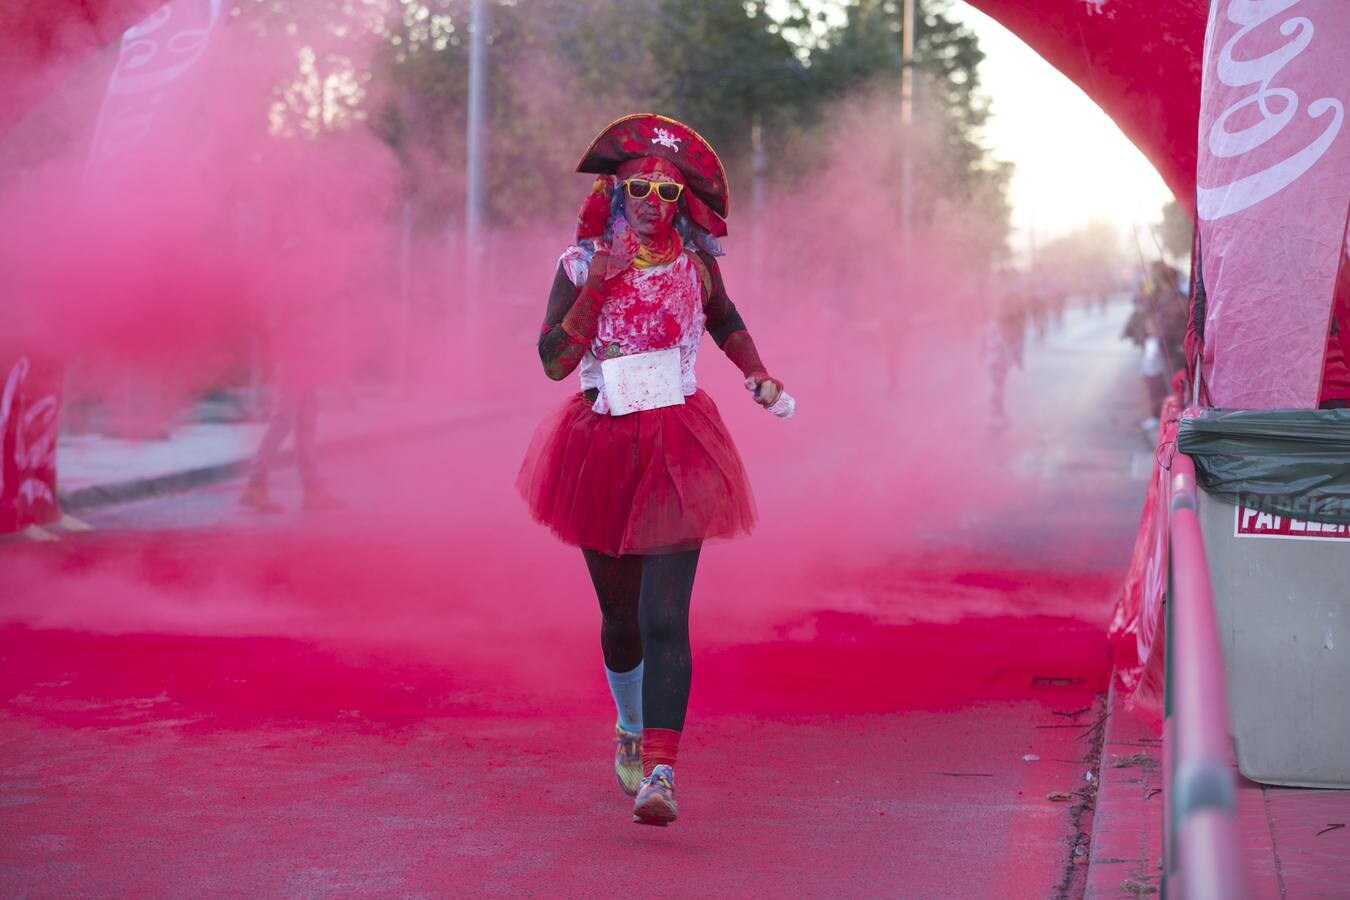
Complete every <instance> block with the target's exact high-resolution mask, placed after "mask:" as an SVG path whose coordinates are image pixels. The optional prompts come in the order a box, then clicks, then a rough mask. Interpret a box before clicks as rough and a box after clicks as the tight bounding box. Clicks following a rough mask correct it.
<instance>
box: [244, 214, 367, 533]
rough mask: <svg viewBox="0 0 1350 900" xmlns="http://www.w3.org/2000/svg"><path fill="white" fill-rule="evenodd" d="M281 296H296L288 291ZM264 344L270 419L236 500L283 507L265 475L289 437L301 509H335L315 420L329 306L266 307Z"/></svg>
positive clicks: (329, 340)
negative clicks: (269, 365)
mask: <svg viewBox="0 0 1350 900" xmlns="http://www.w3.org/2000/svg"><path fill="white" fill-rule="evenodd" d="M296 253H297V251H296V245H295V242H294V241H293V240H290V241H287V242H285V243H283V246H282V255H283V256H287V257H295V256H296ZM281 296H284V297H287V298H289V297H292V296H302V294H301V293H300V292H298V291H288V292H286V293H284V294H282V295H281ZM271 312H272V319H271V327H270V328H269V339H270V340H269V342H268V343H269V345H270V348H271V351H272V355H273V358H274V364H275V368H276V371H275V374H276V397H275V400H274V405H273V408H272V415H271V417H270V419H269V420H268V423H267V430H266V431H264V432H263V437H262V441H261V442H260V443H259V445H258V452H257V454H256V455H255V456H254V459H253V465H252V467H251V469H250V471H249V475H248V480H247V482H246V483H245V485H244V490H243V493H241V494H240V496H239V502H240V503H242V504H243V505H244V506H246V507H248V508H249V509H252V510H255V511H257V512H262V513H278V512H281V511H282V509H283V507H282V505H281V504H280V503H278V502H277V501H276V500H275V499H273V498H272V496H271V493H270V491H269V481H270V476H271V474H272V472H273V470H275V469H276V468H277V466H278V465H279V464H280V463H281V448H282V445H283V444H284V443H285V441H286V438H287V436H288V435H293V436H294V444H295V466H296V469H297V470H298V471H299V473H300V489H301V494H302V499H301V506H302V508H304V509H306V510H309V511H322V510H331V509H338V508H340V507H342V505H343V504H342V502H341V500H339V499H338V498H337V497H335V496H333V495H332V494H331V493H329V491H328V490H327V488H326V487H325V486H324V484H323V482H322V481H320V480H319V471H318V459H317V448H316V438H317V432H318V417H319V401H318V391H319V381H320V377H321V371H322V370H323V368H324V364H325V358H326V356H327V355H328V352H329V351H331V350H332V349H333V343H334V339H333V331H334V330H335V329H337V328H340V327H341V323H340V322H335V321H334V319H333V316H332V312H331V305H325V304H322V303H320V302H318V301H317V300H308V299H305V300H295V301H290V300H288V301H287V302H283V303H279V304H277V305H275V306H273V307H272V309H271Z"/></svg>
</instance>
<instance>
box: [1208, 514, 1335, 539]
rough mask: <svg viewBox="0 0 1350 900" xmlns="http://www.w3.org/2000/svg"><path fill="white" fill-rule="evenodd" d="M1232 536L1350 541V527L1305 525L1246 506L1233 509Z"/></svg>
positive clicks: (1326, 523)
mask: <svg viewBox="0 0 1350 900" xmlns="http://www.w3.org/2000/svg"><path fill="white" fill-rule="evenodd" d="M1234 511H1235V513H1236V516H1235V519H1236V521H1235V524H1234V526H1233V536H1234V537H1250V538H1284V539H1286V540H1296V541H1344V540H1350V525H1334V524H1332V523H1330V522H1305V521H1304V520H1302V519H1294V518H1291V517H1289V516H1281V515H1277V514H1275V513H1268V512H1261V511H1259V510H1255V509H1248V508H1247V507H1245V506H1237V507H1234Z"/></svg>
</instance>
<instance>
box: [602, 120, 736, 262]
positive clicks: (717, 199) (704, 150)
mask: <svg viewBox="0 0 1350 900" xmlns="http://www.w3.org/2000/svg"><path fill="white" fill-rule="evenodd" d="M642 157H655V158H657V159H661V160H664V161H666V162H668V163H670V164H671V165H673V166H674V167H675V168H676V169H678V170H679V172H680V174H681V175H682V176H683V177H684V181H685V183H686V185H687V187H688V190H686V191H685V192H684V199H685V205H686V207H687V209H688V210H689V217H690V218H691V219H693V220H694V221H695V222H696V223H698V225H700V226H701V227H703V228H704V229H706V230H707V231H708V232H710V233H711V234H712V235H713V236H714V237H722V236H723V235H725V234H726V233H727V224H726V217H727V213H728V212H729V211H730V206H731V194H730V189H729V187H728V185H727V170H726V169H725V168H724V167H723V166H722V160H720V159H718V157H717V153H716V151H714V150H713V148H712V145H711V144H709V143H708V142H707V141H705V140H704V139H703V137H702V136H701V135H700V134H699V133H698V132H697V131H695V130H694V129H692V128H690V127H689V126H688V125H685V124H684V123H682V122H677V121H675V120H674V119H671V118H668V117H666V116H658V115H656V114H654V113H637V114H635V115H631V116H624V117H623V118H622V119H619V120H617V121H615V122H612V123H610V124H609V125H608V126H606V127H605V129H604V130H603V131H601V132H600V134H599V135H597V136H596V138H595V140H593V141H591V145H590V146H589V147H587V148H586V152H585V153H584V154H582V156H581V162H579V163H577V171H578V172H589V173H591V174H594V175H612V174H614V173H615V171H616V170H617V169H618V168H619V165H620V164H622V163H624V162H627V161H628V160H630V159H640V158H642Z"/></svg>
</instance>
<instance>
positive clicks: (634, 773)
mask: <svg viewBox="0 0 1350 900" xmlns="http://www.w3.org/2000/svg"><path fill="white" fill-rule="evenodd" d="M614 743H615V745H616V746H615V748H614V774H615V775H616V776H617V777H618V779H619V787H621V788H623V792H624V793H625V794H627V795H628V796H630V797H632V796H633V795H635V794H636V793H637V791H638V783H639V782H640V781H642V735H641V734H640V733H639V734H633V733H632V732H630V731H624V730H623V729H622V728H620V727H619V726H618V724H617V723H616V724H615V726H614Z"/></svg>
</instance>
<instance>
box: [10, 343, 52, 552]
mask: <svg viewBox="0 0 1350 900" xmlns="http://www.w3.org/2000/svg"><path fill="white" fill-rule="evenodd" d="M0 378H3V381H0V534H8V533H11V532H15V531H21V530H22V529H24V528H27V527H28V526H29V525H44V524H46V523H48V522H51V521H53V520H55V519H57V518H60V516H61V509H60V507H59V506H58V505H57V499H56V437H57V427H58V419H59V416H60V412H61V392H60V376H59V373H58V372H57V371H56V369H55V367H53V366H48V365H43V364H40V363H35V362H34V361H33V360H32V359H31V358H30V357H28V356H13V355H7V354H4V353H0Z"/></svg>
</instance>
